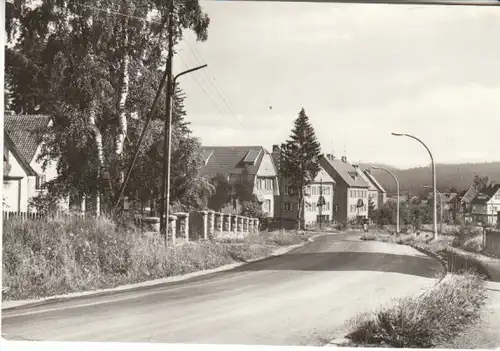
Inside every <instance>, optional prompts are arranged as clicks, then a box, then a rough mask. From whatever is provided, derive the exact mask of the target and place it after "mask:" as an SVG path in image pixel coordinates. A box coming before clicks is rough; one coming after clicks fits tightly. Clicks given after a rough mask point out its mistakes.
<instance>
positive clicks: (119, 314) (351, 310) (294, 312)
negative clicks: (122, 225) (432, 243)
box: [2, 234, 441, 345]
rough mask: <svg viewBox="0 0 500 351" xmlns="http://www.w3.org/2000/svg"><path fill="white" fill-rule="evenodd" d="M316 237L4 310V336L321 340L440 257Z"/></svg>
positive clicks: (348, 237)
mask: <svg viewBox="0 0 500 351" xmlns="http://www.w3.org/2000/svg"><path fill="white" fill-rule="evenodd" d="M357 237H359V234H357V235H355V234H336V235H328V236H323V237H320V238H318V239H317V240H316V241H315V242H313V243H310V244H307V245H306V246H304V247H302V248H299V249H297V250H294V251H292V252H290V253H289V254H286V255H284V256H279V257H273V258H270V259H266V260H262V261H258V262H255V263H251V264H248V265H245V266H241V267H239V268H236V269H234V270H231V271H226V272H220V273H215V274H212V275H209V276H205V277H199V278H194V279H190V280H187V281H183V282H177V283H171V284H166V285H163V286H159V287H154V288H147V289H143V290H138V291H133V292H125V293H123V292H122V293H117V294H115V295H109V296H101V297H94V298H91V297H86V298H81V299H77V300H71V301H65V302H55V303H47V304H44V305H40V306H37V307H29V308H21V309H15V310H11V311H3V313H2V334H3V335H4V337H5V338H6V339H8V340H44V341H116V342H118V341H123V342H134V341H137V342H169V343H200V344H211V343H216V344H264V345H320V344H322V343H323V342H324V340H329V339H331V338H332V337H334V336H336V335H335V334H336V331H338V330H340V329H343V327H344V326H345V323H346V321H347V320H349V319H350V318H352V317H354V316H355V315H357V314H358V313H361V312H365V311H368V310H370V309H376V308H378V307H379V306H380V305H383V304H387V303H390V301H391V299H392V298H394V297H402V296H409V295H412V294H416V293H419V292H420V291H422V290H423V289H428V288H429V287H431V286H432V284H434V283H435V281H436V276H437V274H438V273H439V272H440V271H441V266H440V264H439V263H438V262H437V261H435V260H433V259H430V258H428V257H427V256H424V255H423V254H421V253H419V252H417V251H415V250H413V249H411V248H409V247H407V246H403V245H392V244H388V243H381V242H374V241H368V242H363V241H359V240H358V239H357Z"/></svg>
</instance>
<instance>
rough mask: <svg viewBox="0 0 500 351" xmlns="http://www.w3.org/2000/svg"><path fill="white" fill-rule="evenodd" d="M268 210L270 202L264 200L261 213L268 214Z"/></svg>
mask: <svg viewBox="0 0 500 351" xmlns="http://www.w3.org/2000/svg"><path fill="white" fill-rule="evenodd" d="M270 208H271V200H265V201H264V203H263V204H262V211H263V212H269V210H270Z"/></svg>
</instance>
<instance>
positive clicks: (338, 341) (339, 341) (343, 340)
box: [323, 243, 450, 347]
mask: <svg viewBox="0 0 500 351" xmlns="http://www.w3.org/2000/svg"><path fill="white" fill-rule="evenodd" d="M389 244H394V245H399V244H395V243H389ZM405 245H407V246H410V247H411V248H413V249H415V250H417V251H418V252H420V253H423V254H424V255H427V256H429V257H432V258H434V259H436V260H437V261H438V262H439V263H440V264H441V266H442V268H443V274H441V277H439V279H438V280H437V282H436V283H435V284H434V285H433V286H432V288H430V289H429V290H427V291H425V292H424V293H423V294H426V293H428V292H429V291H432V290H433V289H435V288H436V287H437V286H438V285H439V284H441V283H442V282H443V280H444V279H445V278H446V277H447V276H449V275H450V273H449V272H448V262H447V261H446V260H444V259H443V258H442V257H441V256H439V255H438V254H436V253H434V252H432V251H430V250H427V249H425V248H423V247H420V246H418V245H414V244H405ZM346 335H347V331H346V332H345V334H343V335H338V336H337V337H336V338H334V339H332V340H331V341H329V342H328V343H327V344H326V345H323V347H350V346H351V345H352V341H351V340H350V339H349V338H347V337H346Z"/></svg>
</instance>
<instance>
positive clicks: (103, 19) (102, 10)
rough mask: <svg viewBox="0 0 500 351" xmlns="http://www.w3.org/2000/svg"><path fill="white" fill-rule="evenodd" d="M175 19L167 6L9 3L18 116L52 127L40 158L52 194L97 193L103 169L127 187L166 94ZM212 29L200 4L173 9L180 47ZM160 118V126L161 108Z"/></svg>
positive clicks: (103, 0) (59, 0) (104, 1)
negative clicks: (131, 156)
mask: <svg viewBox="0 0 500 351" xmlns="http://www.w3.org/2000/svg"><path fill="white" fill-rule="evenodd" d="M168 13H169V8H168V2H167V1H162V0H144V1H134V0H89V1H85V2H73V1H67V0H45V1H43V2H38V1H14V3H8V6H7V25H6V28H7V34H8V38H9V40H10V44H11V46H10V47H8V48H7V49H6V79H7V81H8V84H9V88H10V96H9V97H10V98H11V102H12V103H11V108H12V109H13V110H15V111H16V112H20V113H42V114H49V115H51V116H52V117H53V119H54V125H53V127H52V128H51V130H50V131H48V133H47V134H46V135H47V136H46V138H45V141H46V143H45V144H44V145H45V146H44V148H43V150H42V154H41V157H43V158H45V157H48V159H52V160H57V167H58V171H59V177H58V178H57V182H58V186H57V187H54V189H55V188H57V189H59V191H61V192H63V193H68V192H70V191H76V192H78V193H81V194H85V195H88V194H92V193H95V192H96V191H97V189H98V188H99V181H98V180H99V177H100V173H101V171H102V168H103V167H105V168H108V169H109V170H110V171H111V174H112V176H113V179H115V180H116V181H117V182H118V183H119V182H120V180H121V177H120V175H121V174H122V172H123V171H124V169H125V168H126V166H127V165H128V163H127V162H126V161H127V153H131V152H133V149H134V147H135V146H136V145H135V144H132V143H130V139H133V133H134V131H132V132H131V129H133V126H131V124H139V125H140V124H141V122H142V121H143V120H144V119H145V117H146V114H147V113H148V110H149V108H150V106H151V103H152V100H153V96H154V94H155V91H156V89H157V87H158V86H159V81H160V76H161V72H159V69H160V68H162V67H163V66H164V61H165V55H166V49H167V48H166V39H165V38H166V32H167V18H168ZM208 25H209V19H208V16H207V15H206V14H205V13H203V11H202V9H201V7H200V4H199V2H198V0H187V1H175V23H174V27H175V40H174V42H175V43H177V42H178V41H179V40H181V39H182V35H183V31H184V30H186V29H189V30H193V31H194V32H195V33H196V35H197V39H198V40H206V39H207V29H208ZM179 94H180V92H179V91H178V93H177V95H179ZM161 100H164V99H161ZM153 114H154V119H156V120H158V121H162V120H163V118H164V115H165V110H164V106H159V108H157V109H156V110H155V111H153ZM177 115H179V114H177ZM175 116H176V112H175V111H174V117H175ZM135 118H136V120H135ZM179 118H182V116H180V117H179ZM152 128H153V129H154V128H155V126H152ZM176 128H177V131H178V132H179V133H183V132H184V133H186V128H187V127H186V125H183V124H182V123H177V124H176ZM136 131H137V129H136ZM186 140H187V139H186ZM178 145H181V143H179V144H178ZM175 152H176V151H175V149H174V151H173V153H174V154H175ZM116 188H118V187H115V189H116Z"/></svg>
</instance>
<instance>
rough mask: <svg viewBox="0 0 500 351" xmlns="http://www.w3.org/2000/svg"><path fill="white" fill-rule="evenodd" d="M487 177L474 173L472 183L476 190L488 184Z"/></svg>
mask: <svg viewBox="0 0 500 351" xmlns="http://www.w3.org/2000/svg"><path fill="white" fill-rule="evenodd" d="M488 182H489V178H488V177H487V176H485V177H480V176H478V175H476V176H475V177H474V180H473V181H472V185H473V186H474V188H475V189H476V190H477V191H481V189H483V188H485V187H486V186H488Z"/></svg>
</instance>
